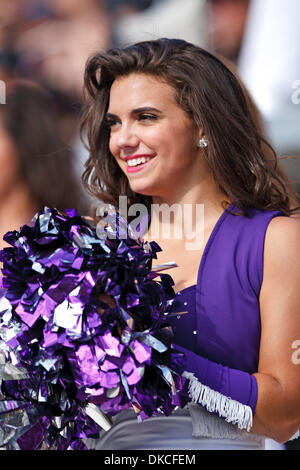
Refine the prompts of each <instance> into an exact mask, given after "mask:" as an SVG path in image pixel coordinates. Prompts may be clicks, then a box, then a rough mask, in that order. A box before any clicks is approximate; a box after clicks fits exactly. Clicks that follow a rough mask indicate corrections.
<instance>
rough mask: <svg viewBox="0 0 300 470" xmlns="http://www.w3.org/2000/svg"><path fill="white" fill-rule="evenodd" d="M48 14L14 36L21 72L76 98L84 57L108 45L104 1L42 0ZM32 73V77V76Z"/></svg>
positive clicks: (79, 88) (107, 18)
mask: <svg viewBox="0 0 300 470" xmlns="http://www.w3.org/2000/svg"><path fill="white" fill-rule="evenodd" d="M43 4H44V7H48V9H49V11H50V12H51V14H49V17H47V18H45V19H44V21H42V22H41V23H40V24H37V25H36V26H34V27H32V28H29V29H27V30H26V31H24V32H23V33H22V34H20V35H19V38H18V46H17V50H18V52H19V54H20V55H21V58H22V59H21V64H20V67H21V70H20V72H21V74H22V76H26V77H27V78H34V79H36V78H38V80H39V81H41V82H43V83H44V84H45V85H46V86H47V87H48V88H51V89H54V90H57V91H58V92H60V93H65V94H67V95H69V96H71V98H72V99H74V101H80V99H81V91H82V86H83V83H82V76H83V70H84V64H85V62H86V60H87V58H88V57H89V56H90V55H91V54H92V53H93V52H94V51H95V50H98V49H100V50H105V49H106V48H107V47H108V46H109V45H110V40H111V25H110V17H109V15H108V13H107V9H106V6H105V1H104V0H84V1H83V0H44V1H43ZM33 74H34V77H33Z"/></svg>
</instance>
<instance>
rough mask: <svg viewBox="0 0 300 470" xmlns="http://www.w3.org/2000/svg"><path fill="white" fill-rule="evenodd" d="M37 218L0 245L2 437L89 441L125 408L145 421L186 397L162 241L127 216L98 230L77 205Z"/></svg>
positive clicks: (68, 443) (45, 442) (65, 443)
mask: <svg viewBox="0 0 300 470" xmlns="http://www.w3.org/2000/svg"><path fill="white" fill-rule="evenodd" d="M32 222H33V223H32V226H28V225H25V226H23V227H22V228H21V229H20V231H19V232H17V231H14V232H9V233H7V234H6V235H5V237H4V239H5V240H6V241H7V242H8V243H9V244H10V245H11V247H9V248H4V249H3V250H2V251H1V252H0V260H1V261H2V263H3V270H2V272H3V278H2V280H1V281H2V282H1V291H0V298H1V299H0V370H1V379H2V385H1V397H0V407H1V408H0V429H1V430H2V433H1V436H2V437H1V442H0V446H6V448H21V449H83V448H85V446H84V443H83V439H85V438H87V437H94V438H95V437H98V436H99V433H100V431H101V427H104V428H105V427H107V426H109V423H110V421H111V418H112V417H113V416H114V415H116V414H117V413H119V412H120V411H122V410H123V409H127V408H130V407H132V408H133V409H134V410H135V411H136V412H137V414H138V416H139V417H140V419H146V418H148V417H150V416H152V415H154V414H157V413H164V414H166V415H168V414H170V413H171V412H172V411H173V410H174V408H175V407H177V406H184V405H185V404H186V402H187V398H186V395H185V394H184V393H182V391H183V389H184V386H185V382H184V379H183V377H182V376H181V373H182V372H183V370H184V369H183V366H184V361H183V359H184V357H183V355H182V354H181V353H179V352H176V351H175V350H174V349H172V347H171V346H172V339H173V332H172V328H171V327H170V326H168V324H167V322H166V320H167V314H166V310H167V307H168V302H169V300H171V299H172V298H173V297H174V296H175V294H174V291H173V288H172V285H173V281H172V278H171V277H170V276H168V275H166V274H159V275H158V273H155V272H154V271H153V269H152V261H153V259H155V258H156V252H157V251H159V250H160V248H159V246H158V245H157V244H156V243H154V242H151V243H148V242H146V243H144V242H142V241H141V240H139V239H137V238H135V237H133V236H132V234H130V231H129V230H127V229H128V227H127V225H126V223H125V222H124V221H123V220H122V218H121V217H120V216H117V217H116V218H115V219H114V222H112V223H111V224H107V225H106V226H104V227H102V228H101V231H100V232H99V231H98V229H97V231H96V229H95V227H93V226H92V225H91V224H89V223H88V222H87V221H86V220H85V219H83V218H82V217H80V216H79V215H78V214H77V213H76V211H74V210H68V211H66V213H65V214H62V213H59V212H58V211H57V210H55V209H49V208H47V207H46V208H45V209H44V210H43V211H41V212H39V213H38V214H36V216H35V217H34V219H33V221H32ZM158 276H159V278H160V279H159V280H157V279H156V278H157V277H158ZM155 279H156V280H155ZM101 423H103V426H102V424H101ZM99 424H100V427H99Z"/></svg>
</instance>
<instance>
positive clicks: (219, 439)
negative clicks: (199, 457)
mask: <svg viewBox="0 0 300 470" xmlns="http://www.w3.org/2000/svg"><path fill="white" fill-rule="evenodd" d="M85 85H86V90H87V108H86V112H85V115H84V118H83V123H82V130H83V131H84V132H85V135H86V137H87V140H88V145H89V150H90V157H89V160H88V162H87V166H86V170H85V173H84V181H85V183H86V185H87V186H88V188H89V190H90V192H91V193H92V194H94V195H96V196H97V197H98V198H99V199H100V200H101V201H102V202H104V203H110V204H112V205H114V206H115V207H116V208H117V209H118V206H119V196H120V195H121V196H127V201H128V207H129V208H130V207H133V204H136V203H139V204H143V206H142V207H146V208H147V210H148V213H149V215H150V217H149V220H150V222H149V224H148V227H147V229H146V230H145V233H144V234H143V237H144V239H145V240H151V239H153V234H155V241H157V242H158V244H159V245H160V246H161V248H162V251H161V252H160V256H159V257H158V264H163V263H166V262H169V261H175V262H176V263H177V265H178V267H177V268H175V269H172V270H170V271H165V272H169V274H170V275H171V276H172V277H173V279H174V283H175V285H174V288H175V291H176V293H177V295H176V298H175V302H174V307H173V308H174V313H176V312H177V315H175V316H174V317H173V319H172V320H171V321H172V324H173V326H174V327H175V330H176V331H175V337H174V345H176V347H177V348H178V349H180V350H182V351H183V352H184V353H185V354H186V371H187V377H188V379H189V381H190V396H191V403H190V404H189V406H187V407H186V408H185V409H184V410H178V411H177V412H175V413H173V415H172V416H169V417H156V418H151V419H149V420H147V421H145V422H144V423H142V424H140V423H137V421H136V418H134V417H133V416H131V415H130V413H128V412H126V413H124V414H123V415H122V414H121V415H122V416H121V417H118V418H117V420H116V422H115V424H114V426H113V427H112V429H111V430H110V431H109V432H107V433H106V434H105V435H104V436H103V438H102V439H101V440H100V442H99V443H98V444H96V448H99V449H100V448H103V449H147V448H148V449H153V448H160V449H171V448H173V449H175V448H176V449H178V448H181V449H184V448H185V449H196V448H198V449H200V448H203V449H209V448H214V449H219V448H237V449H248V448H249V449H254V448H259V449H262V448H264V438H265V437H270V438H272V439H274V440H276V441H278V442H285V441H287V440H288V439H290V438H291V437H292V436H293V435H294V434H295V433H296V432H297V431H298V429H299V428H300V405H299V396H300V369H299V367H300V366H299V365H298V362H299V361H298V360H297V349H295V348H297V345H298V344H299V343H300V341H299V340H300V320H299V311H300V289H299V284H300V259H299V247H300V223H299V220H298V218H297V217H296V216H297V214H298V212H297V208H295V207H294V208H292V200H293V201H295V200H298V201H299V199H297V196H296V194H294V193H293V190H291V189H290V188H291V186H289V185H288V182H287V181H285V179H284V178H283V177H282V173H280V171H279V169H278V167H277V160H276V155H275V154H274V153H273V152H272V151H271V148H270V147H268V146H267V144H266V142H265V141H264V139H263V138H262V137H261V135H260V133H259V132H258V130H257V127H256V126H255V123H254V121H253V119H252V117H251V112H250V110H249V108H248V106H247V102H246V99H245V95H244V93H243V91H242V88H241V86H240V84H239V82H238V80H237V79H236V78H235V76H234V75H233V74H232V73H231V72H230V71H229V69H228V68H227V67H226V66H225V65H224V64H223V63H222V62H221V61H220V60H219V59H217V58H216V57H214V56H213V55H211V54H210V53H208V52H206V51H204V50H202V49H200V48H198V47H196V46H194V45H192V44H190V43H187V42H185V41H182V40H175V39H173V40H170V39H159V40H155V41H146V42H142V43H138V44H135V45H133V46H129V47H127V48H125V49H113V50H110V51H108V52H106V53H99V54H96V55H95V56H94V57H92V58H91V59H90V60H89V62H88V64H87V67H86V75H85ZM266 149H268V151H266ZM139 207H141V206H139ZM153 208H155V210H153ZM157 208H158V209H159V210H157ZM174 208H175V209H176V210H175V209H174ZM173 209H174V210H173ZM198 209H199V210H198ZM201 209H204V212H203V210H202V211H201ZM167 210H169V212H168V216H169V217H166V213H167ZM187 227H188V229H187ZM166 233H167V236H166V235H165V234H166ZM191 235H193V236H194V238H193V239H192V238H191ZM192 242H194V243H192ZM182 311H185V312H186V313H185V314H180V313H181V312H182ZM298 347H299V346H298Z"/></svg>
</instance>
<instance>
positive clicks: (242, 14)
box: [207, 0, 250, 63]
mask: <svg viewBox="0 0 300 470" xmlns="http://www.w3.org/2000/svg"><path fill="white" fill-rule="evenodd" d="M249 4H250V0H207V7H208V41H209V44H210V47H211V49H212V50H213V51H214V53H218V54H222V55H223V56H224V57H226V58H227V59H230V60H231V61H232V62H234V63H236V62H237V60H238V57H239V53H240V48H241V44H242V41H243V36H244V30H245V26H246V22H247V17H248V9H249Z"/></svg>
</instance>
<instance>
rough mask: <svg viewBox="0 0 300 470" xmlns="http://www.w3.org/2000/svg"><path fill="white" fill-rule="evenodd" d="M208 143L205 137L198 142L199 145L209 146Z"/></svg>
mask: <svg viewBox="0 0 300 470" xmlns="http://www.w3.org/2000/svg"><path fill="white" fill-rule="evenodd" d="M207 145H208V143H207V140H206V139H205V137H201V139H200V140H199V142H198V147H207Z"/></svg>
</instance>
